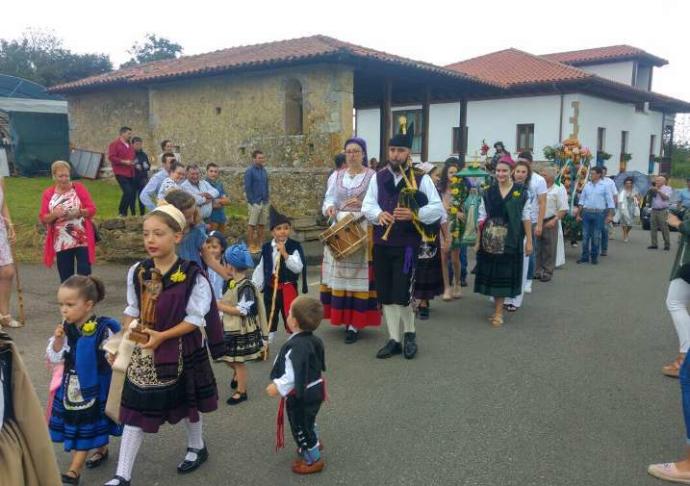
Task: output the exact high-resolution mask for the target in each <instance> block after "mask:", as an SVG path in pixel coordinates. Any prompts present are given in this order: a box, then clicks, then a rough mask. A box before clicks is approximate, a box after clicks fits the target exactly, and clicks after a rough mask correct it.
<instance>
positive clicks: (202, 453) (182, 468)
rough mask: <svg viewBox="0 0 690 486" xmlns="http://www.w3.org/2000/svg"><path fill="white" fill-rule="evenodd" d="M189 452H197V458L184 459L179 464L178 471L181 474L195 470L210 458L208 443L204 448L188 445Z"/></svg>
mask: <svg viewBox="0 0 690 486" xmlns="http://www.w3.org/2000/svg"><path fill="white" fill-rule="evenodd" d="M187 452H196V459H195V460H193V461H188V460H187V459H185V460H184V461H182V463H181V464H180V465H179V466H177V472H178V473H180V474H187V473H190V472H192V471H194V470H195V469H197V468H198V467H199V466H201V465H202V464H203V463H205V462H206V459H208V449H207V448H206V445H204V448H203V449H192V448H191V447H188V448H187Z"/></svg>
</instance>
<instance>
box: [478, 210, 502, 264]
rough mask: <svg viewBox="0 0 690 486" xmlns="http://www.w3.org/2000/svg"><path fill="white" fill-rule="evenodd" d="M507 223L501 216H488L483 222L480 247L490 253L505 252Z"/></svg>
mask: <svg viewBox="0 0 690 486" xmlns="http://www.w3.org/2000/svg"><path fill="white" fill-rule="evenodd" d="M507 237H508V225H507V224H506V223H505V221H503V219H501V218H490V219H488V220H486V222H485V223H484V228H483V229H482V236H481V249H482V250H483V251H484V252H486V253H489V254H491V255H503V253H504V252H505V246H506V238H507Z"/></svg>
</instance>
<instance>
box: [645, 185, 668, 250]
mask: <svg viewBox="0 0 690 486" xmlns="http://www.w3.org/2000/svg"><path fill="white" fill-rule="evenodd" d="M654 182H655V184H654V185H653V186H652V188H651V189H650V190H649V192H650V194H651V198H652V215H651V221H650V228H649V234H650V236H651V238H652V244H651V245H650V246H648V247H647V249H649V250H656V249H658V248H659V245H658V244H657V231H658V230H659V229H661V234H662V236H663V237H664V250H666V251H668V250H670V249H671V235H670V233H669V229H668V224H666V218H667V217H668V206H669V203H670V202H671V195H672V194H673V189H671V188H670V187H669V186H667V185H666V177H664V176H662V175H659V176H657V177H656V180H655V181H654Z"/></svg>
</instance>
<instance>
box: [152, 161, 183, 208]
mask: <svg viewBox="0 0 690 486" xmlns="http://www.w3.org/2000/svg"><path fill="white" fill-rule="evenodd" d="M186 174H187V170H186V169H185V167H184V165H182V164H180V163H179V162H178V161H176V160H173V162H172V163H171V164H170V176H169V177H167V178H166V179H165V180H164V181H163V182H161V187H160V189H158V195H157V197H158V203H159V204H160V202H161V201H163V200H164V199H165V196H166V194H168V193H169V192H170V191H172V190H175V189H180V190H182V183H183V182H184V178H185V175H186Z"/></svg>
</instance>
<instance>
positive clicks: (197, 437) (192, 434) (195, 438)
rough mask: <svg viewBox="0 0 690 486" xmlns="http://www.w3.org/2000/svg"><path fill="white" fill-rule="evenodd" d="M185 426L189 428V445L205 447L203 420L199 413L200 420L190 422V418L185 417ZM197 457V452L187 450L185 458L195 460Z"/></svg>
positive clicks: (197, 447) (194, 447) (196, 447)
mask: <svg viewBox="0 0 690 486" xmlns="http://www.w3.org/2000/svg"><path fill="white" fill-rule="evenodd" d="M184 427H185V429H186V430H187V447H189V448H191V449H203V448H204V438H203V434H202V432H203V421H202V419H201V415H199V421H198V422H190V421H189V419H184ZM196 457H197V454H196V452H187V455H186V456H185V459H186V460H187V461H195V460H196Z"/></svg>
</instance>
